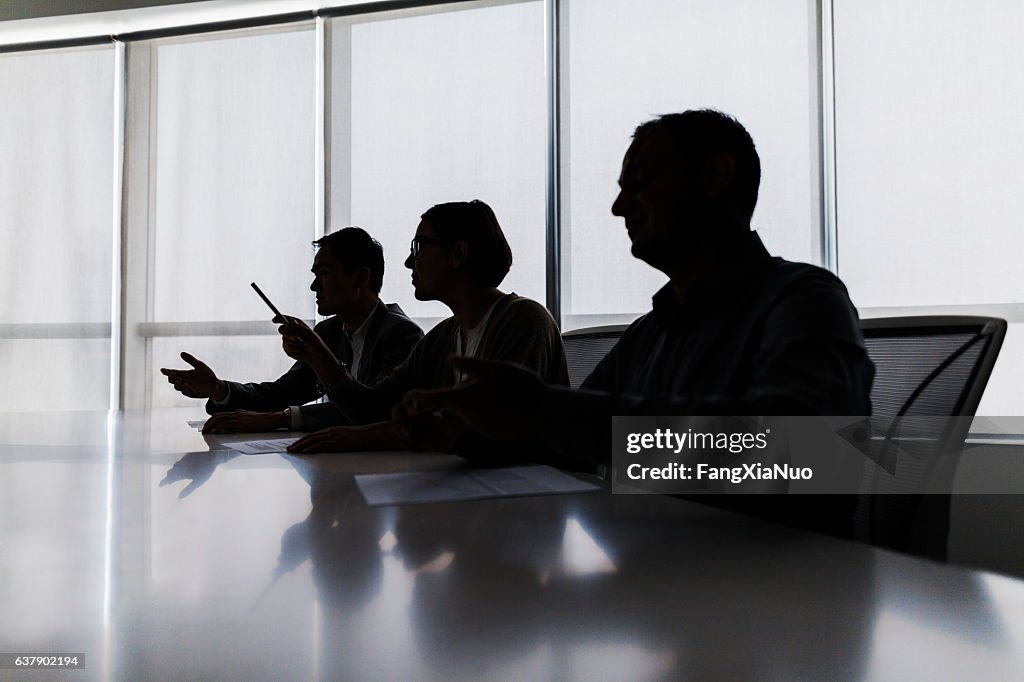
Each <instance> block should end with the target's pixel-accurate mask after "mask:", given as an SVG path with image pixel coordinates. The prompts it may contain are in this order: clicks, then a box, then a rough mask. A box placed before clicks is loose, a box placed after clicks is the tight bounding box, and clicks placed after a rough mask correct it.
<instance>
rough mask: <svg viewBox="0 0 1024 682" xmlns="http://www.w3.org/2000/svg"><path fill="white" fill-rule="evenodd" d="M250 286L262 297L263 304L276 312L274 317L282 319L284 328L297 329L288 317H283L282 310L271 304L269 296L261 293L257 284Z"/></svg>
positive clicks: (253, 283) (252, 283)
mask: <svg viewBox="0 0 1024 682" xmlns="http://www.w3.org/2000/svg"><path fill="white" fill-rule="evenodd" d="M249 284H250V286H252V288H253V289H255V290H256V293H257V294H259V295H260V298H262V299H263V302H264V303H266V304H267V306H268V307H269V308H270V309H271V310H272V311H274V315H275V317H279V318H281V322H282V323H283V324H284V326H286V327H288V328H289V329H295V326H294V325H292V323H291V322H289V321H288V318H287V317H285V316H284V315H282V314H281V311H280V310H278V309H277V308H276V307H275V306H274V304H273V303H271V302H270V299H269V298H267V295H266V294H264V293H263V292H262V291H260V288H259V287H258V286H256V282H249Z"/></svg>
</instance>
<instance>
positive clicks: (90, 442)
mask: <svg viewBox="0 0 1024 682" xmlns="http://www.w3.org/2000/svg"><path fill="white" fill-rule="evenodd" d="M202 416H204V415H202V414H201V413H200V412H197V410H195V409H194V408H193V409H185V408H175V409H165V410H151V411H144V412H110V413H107V412H77V413H53V414H42V413H27V414H3V415H0V433H2V435H0V532H2V536H0V540H2V550H0V552H2V553H0V614H3V617H2V618H0V653H6V654H11V653H37V654H39V653H52V654H70V653H77V654H84V660H83V662H84V667H83V668H78V669H47V670H41V671H36V670H33V671H29V670H25V669H11V668H8V669H3V670H0V679H69V680H74V679H83V680H85V679H89V680H93V679H97V680H107V679H110V680H125V679H145V680H162V679H167V680H198V679H246V680H250V679H253V680H255V679H273V680H310V679H312V680H320V679H340V680H421V679H427V680H429V679H443V680H647V679H670V680H672V679H699V680H705V679H711V680H747V679H769V680H803V679H809V680H822V679H844V680H848V679H869V680H875V679H882V680H897V679H899V680H902V679H922V678H928V679H949V680H954V679H956V680H961V679H969V678H973V679H984V680H995V679H1020V678H1021V677H1022V676H1024V582H1022V581H1021V580H1019V579H1015V578H1010V577H1005V576H1000V575H997V574H993V573H986V572H982V571H976V570H969V569H964V568H958V567H953V566H948V565H943V564H939V563H935V562H932V561H928V560H924V559H919V558H914V557H909V556H903V555H900V554H896V553H893V552H889V551H885V550H881V549H877V548H873V547H869V546H866V545H862V544H858V543H854V542H849V541H843V540H837V539H833V538H829V537H824V536H817V535H814V534H810V533H806V532H802V531H797V530H794V529H789V528H785V527H781V526H777V525H773V524H770V523H767V522H762V521H758V520H755V519H752V518H748V517H743V516H739V515H735V514H731V513H729V512H725V511H722V510H718V509H714V508H711V507H707V506H704V505H700V504H696V503H694V502H690V501H686V500H681V499H678V498H672V497H664V496H657V495H614V494H612V493H611V492H610V491H609V490H608V488H607V486H605V485H604V484H603V483H601V482H600V481H597V483H598V485H599V486H600V489H599V490H597V491H595V492H586V493H576V494H559V495H546V496H526V497H503V498H495V499H485V500H474V501H459V502H441V503H432V504H415V505H400V506H370V505H368V504H367V503H366V501H365V499H364V497H363V495H362V494H361V492H360V490H359V488H358V487H357V485H356V483H355V476H356V475H357V474H366V473H388V472H403V471H441V470H458V469H464V468H466V467H468V466H470V465H469V464H468V463H467V462H466V461H464V460H462V459H460V458H458V457H454V456H450V455H430V454H426V455H425V454H416V453H402V452H386V453H385V452H378V453H350V454H334V455H317V456H305V457H294V456H289V455H286V454H282V453H270V454H260V455H240V454H238V453H237V452H235V451H233V450H230V449H227V448H226V447H225V443H226V442H229V441H232V440H235V441H237V440H244V439H247V438H250V436H245V437H239V436H237V435H236V436H206V437H204V436H203V435H202V434H201V433H200V432H199V431H197V430H195V429H193V428H191V427H190V426H189V425H188V424H187V423H186V421H187V420H189V419H197V418H201V417H202ZM277 435H280V434H277ZM582 478H584V479H587V477H586V476H582ZM587 480H593V479H587Z"/></svg>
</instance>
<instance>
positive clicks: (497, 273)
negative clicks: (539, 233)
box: [405, 200, 512, 300]
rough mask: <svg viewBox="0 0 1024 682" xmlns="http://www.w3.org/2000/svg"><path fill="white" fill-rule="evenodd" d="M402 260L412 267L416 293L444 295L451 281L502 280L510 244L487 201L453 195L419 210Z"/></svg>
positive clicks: (477, 284)
mask: <svg viewBox="0 0 1024 682" xmlns="http://www.w3.org/2000/svg"><path fill="white" fill-rule="evenodd" d="M405 266H406V267H407V268H409V269H410V270H412V271H413V273H412V280H413V286H414V287H415V288H416V298H418V299H420V300H433V299H443V298H444V297H445V294H446V292H447V291H448V290H449V289H451V288H452V287H453V286H465V285H466V284H468V285H469V286H475V287H486V288H489V287H496V286H498V285H499V284H501V282H502V280H504V279H505V275H507V274H508V271H509V268H510V267H512V249H511V248H510V247H509V245H508V241H506V240H505V234H504V233H503V232H502V231H501V226H500V225H499V224H498V219H497V218H496V217H495V215H494V211H492V210H491V207H490V206H488V205H487V204H485V203H484V202H482V201H479V200H473V201H455V202H451V203H447V204H437V205H436V206H433V207H432V208H430V209H429V210H427V212H426V213H424V214H423V215H422V216H421V220H420V224H419V226H418V227H417V228H416V236H415V238H414V239H413V247H412V250H411V252H410V254H409V258H407V259H406V261H405Z"/></svg>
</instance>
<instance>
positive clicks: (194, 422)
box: [188, 419, 206, 431]
mask: <svg viewBox="0 0 1024 682" xmlns="http://www.w3.org/2000/svg"><path fill="white" fill-rule="evenodd" d="M205 423H206V420H205V419H189V420H188V425H189V426H191V427H192V428H193V429H196V430H197V431H202V430H203V424H205Z"/></svg>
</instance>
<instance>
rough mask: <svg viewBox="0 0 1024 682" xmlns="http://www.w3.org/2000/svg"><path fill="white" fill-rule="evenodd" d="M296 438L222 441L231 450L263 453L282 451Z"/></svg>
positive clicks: (250, 453)
mask: <svg viewBox="0 0 1024 682" xmlns="http://www.w3.org/2000/svg"><path fill="white" fill-rule="evenodd" d="M297 440H298V438H268V439H265V440H243V441H239V442H237V443H224V445H226V446H228V447H229V448H231V449H232V450H237V451H238V452H241V453H242V454H243V455H265V454H268V453H271V452H284V451H285V450H287V449H288V446H289V445H291V444H292V443H294V442H295V441H297Z"/></svg>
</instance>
